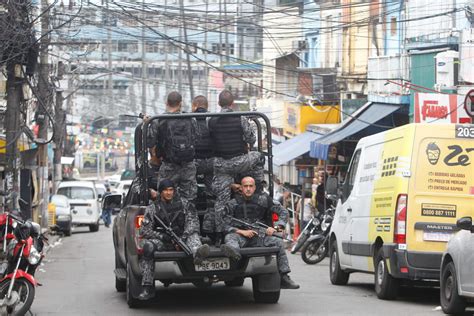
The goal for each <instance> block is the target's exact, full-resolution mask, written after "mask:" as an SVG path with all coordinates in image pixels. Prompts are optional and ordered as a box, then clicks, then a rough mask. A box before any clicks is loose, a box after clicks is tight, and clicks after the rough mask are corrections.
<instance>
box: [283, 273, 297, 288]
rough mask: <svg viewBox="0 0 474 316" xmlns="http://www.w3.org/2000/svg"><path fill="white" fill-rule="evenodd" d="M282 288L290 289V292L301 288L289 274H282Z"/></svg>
mask: <svg viewBox="0 0 474 316" xmlns="http://www.w3.org/2000/svg"><path fill="white" fill-rule="evenodd" d="M280 288H282V289H290V290H296V289H299V288H300V286H299V285H298V284H296V283H295V281H293V280H292V279H291V278H290V276H289V275H288V273H285V274H282V275H281V282H280Z"/></svg>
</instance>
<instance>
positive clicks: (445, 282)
mask: <svg viewBox="0 0 474 316" xmlns="http://www.w3.org/2000/svg"><path fill="white" fill-rule="evenodd" d="M439 292H440V298H441V308H442V309H443V312H445V313H446V314H456V315H457V314H461V313H463V312H464V310H465V309H466V301H465V299H464V298H463V297H461V296H459V293H458V281H457V277H456V268H455V267H454V263H453V262H450V263H448V264H447V265H445V266H444V267H443V270H441V280H440V291H439Z"/></svg>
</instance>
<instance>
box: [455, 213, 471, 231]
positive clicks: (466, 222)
mask: <svg viewBox="0 0 474 316" xmlns="http://www.w3.org/2000/svg"><path fill="white" fill-rule="evenodd" d="M456 226H457V227H458V228H460V229H464V230H470V231H472V217H470V216H466V217H461V218H460V219H458V221H457V222H456Z"/></svg>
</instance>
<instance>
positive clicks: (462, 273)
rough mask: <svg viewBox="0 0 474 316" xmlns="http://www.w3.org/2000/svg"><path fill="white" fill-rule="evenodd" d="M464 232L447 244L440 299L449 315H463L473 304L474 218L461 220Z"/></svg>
mask: <svg viewBox="0 0 474 316" xmlns="http://www.w3.org/2000/svg"><path fill="white" fill-rule="evenodd" d="M456 226H457V227H458V228H460V229H461V230H460V231H458V232H457V233H456V234H454V235H453V236H452V237H451V239H450V240H449V242H448V246H447V248H446V252H445V253H444V254H443V260H442V261H441V282H440V298H441V307H442V309H443V312H445V313H446V314H456V315H457V314H460V313H463V312H464V310H465V309H466V305H467V302H471V303H472V302H474V227H473V226H472V217H462V218H460V219H459V220H458V221H457V223H456Z"/></svg>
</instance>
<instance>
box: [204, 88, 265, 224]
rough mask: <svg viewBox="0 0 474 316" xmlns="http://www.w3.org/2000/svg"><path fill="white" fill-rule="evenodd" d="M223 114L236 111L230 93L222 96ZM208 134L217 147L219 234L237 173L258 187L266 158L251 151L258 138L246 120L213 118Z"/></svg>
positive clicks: (216, 190) (216, 180) (215, 169)
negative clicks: (245, 175)
mask: <svg viewBox="0 0 474 316" xmlns="http://www.w3.org/2000/svg"><path fill="white" fill-rule="evenodd" d="M219 105H220V106H221V108H222V109H221V112H224V113H225V112H233V109H232V107H233V105H234V97H233V95H232V93H231V92H230V91H228V90H224V91H222V92H221V93H220V94H219ZM209 132H210V135H211V139H212V141H213V144H214V155H215V157H216V158H215V160H214V179H213V183H212V189H213V193H214V194H215V196H216V203H215V214H216V220H215V221H216V232H218V233H221V232H223V221H222V212H223V210H224V206H225V204H226V203H227V202H228V201H229V200H230V197H231V188H230V186H231V184H232V183H234V178H235V177H236V176H237V175H238V174H250V175H252V176H254V178H255V180H256V182H257V186H259V185H260V184H261V182H262V180H263V165H264V163H265V158H264V157H263V156H262V154H261V153H259V152H258V151H250V149H251V148H252V147H253V145H254V143H255V141H256V136H255V132H254V130H253V128H252V126H251V125H250V122H249V121H248V119H247V118H245V117H243V116H226V117H224V116H223V117H213V118H211V119H210V120H209Z"/></svg>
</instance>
